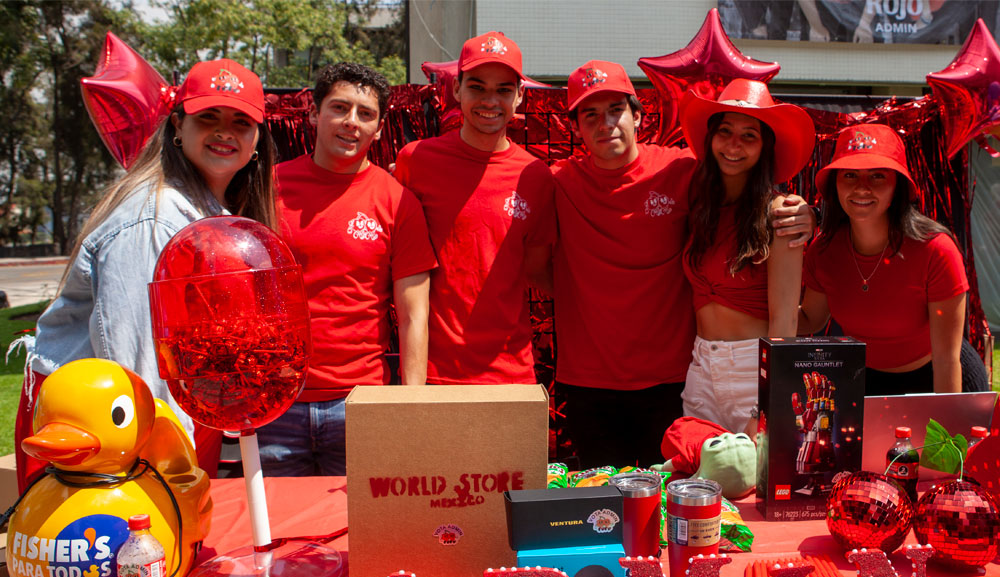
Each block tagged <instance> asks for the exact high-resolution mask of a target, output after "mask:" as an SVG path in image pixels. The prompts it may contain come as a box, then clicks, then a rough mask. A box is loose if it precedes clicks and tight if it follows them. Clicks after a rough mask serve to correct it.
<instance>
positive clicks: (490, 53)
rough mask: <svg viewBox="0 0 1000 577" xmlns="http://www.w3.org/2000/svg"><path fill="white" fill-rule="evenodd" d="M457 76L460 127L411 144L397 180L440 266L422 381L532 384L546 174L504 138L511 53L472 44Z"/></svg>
mask: <svg viewBox="0 0 1000 577" xmlns="http://www.w3.org/2000/svg"><path fill="white" fill-rule="evenodd" d="M458 67H459V77H458V79H457V81H456V82H455V85H454V94H455V99H456V100H457V101H458V102H459V104H460V105H461V109H462V118H463V122H462V127H461V129H459V130H457V131H453V132H450V133H448V134H445V135H443V136H439V137H436V138H429V139H426V140H421V141H418V142H412V143H410V144H408V145H407V146H406V147H405V148H403V150H401V151H400V153H399V156H398V158H397V159H396V169H395V172H394V175H395V176H396V178H398V179H399V181H400V182H401V183H403V185H404V186H406V187H407V188H409V189H411V190H413V192H414V193H415V194H416V195H417V198H419V199H420V202H421V204H422V205H423V208H424V213H425V214H426V216H427V227H428V229H429V231H430V236H431V242H432V244H433V245H434V249H435V250H436V252H437V258H438V262H439V264H440V266H439V268H437V269H435V270H434V271H432V272H431V292H430V319H429V332H430V344H429V348H428V359H427V361H428V362H427V382H428V383H434V384H495V383H534V382H536V379H535V374H534V369H533V367H534V362H533V359H532V352H531V325H530V321H529V318H528V303H527V300H526V298H525V288H526V287H527V278H529V277H533V276H536V275H535V273H536V272H537V271H538V270H539V266H545V264H546V261H545V257H546V255H547V254H548V253H549V251H550V248H549V247H550V245H551V243H552V242H553V241H554V238H555V222H554V216H553V211H552V187H553V185H552V176H551V173H550V172H549V170H548V167H546V165H545V163H543V162H542V161H540V160H538V159H536V158H535V157H533V156H531V155H530V154H528V153H527V152H525V151H524V149H522V148H521V147H519V146H517V145H516V144H514V143H513V142H511V141H510V139H509V138H507V122H508V121H509V120H510V119H511V117H512V116H513V115H514V109H515V108H517V105H518V104H519V103H520V101H521V97H522V95H523V92H524V88H523V80H524V76H523V74H522V73H521V52H520V50H519V49H518V47H517V44H515V43H514V42H513V41H512V40H510V39H509V38H507V37H505V36H504V35H503V34H500V33H497V32H489V33H487V34H484V35H482V36H479V37H476V38H472V39H470V40H468V41H467V42H466V43H465V45H464V46H463V47H462V53H461V55H460V57H459V60H458Z"/></svg>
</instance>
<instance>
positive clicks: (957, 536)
mask: <svg viewBox="0 0 1000 577" xmlns="http://www.w3.org/2000/svg"><path fill="white" fill-rule="evenodd" d="M913 532H914V533H915V534H916V536H917V541H919V542H920V544H921V545H927V544H928V543H930V544H931V545H933V546H934V549H935V550H936V551H937V554H936V555H935V556H934V557H933V558H932V561H933V562H935V563H942V564H944V565H950V566H952V567H960V568H976V567H985V566H986V564H987V563H989V562H991V561H993V559H994V558H995V557H996V556H997V549H998V546H1000V506H998V504H997V501H996V499H994V497H993V496H992V495H990V494H989V493H988V492H986V491H985V490H983V489H982V488H981V487H978V486H976V485H974V484H972V483H970V482H968V481H947V482H944V483H941V484H940V485H937V486H935V487H932V488H931V490H929V491H927V492H926V493H924V496H923V497H921V498H920V501H918V502H917V508H916V513H915V518H914V522H913Z"/></svg>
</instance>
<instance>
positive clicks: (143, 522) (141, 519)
mask: <svg viewBox="0 0 1000 577" xmlns="http://www.w3.org/2000/svg"><path fill="white" fill-rule="evenodd" d="M143 529H149V515H132V516H131V517H129V518H128V530H129V531H141V530H143Z"/></svg>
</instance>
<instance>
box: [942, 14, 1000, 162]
mask: <svg viewBox="0 0 1000 577" xmlns="http://www.w3.org/2000/svg"><path fill="white" fill-rule="evenodd" d="M927 83H928V84H930V86H931V90H932V91H933V95H934V99H935V100H938V101H939V103H940V105H941V116H942V120H943V121H944V134H945V153H946V154H947V155H948V157H951V156H954V154H955V153H956V152H958V151H959V150H961V149H962V148H963V147H964V146H965V144H966V143H967V142H969V141H970V140H972V139H974V138H977V137H980V136H981V135H982V134H983V132H984V131H987V130H989V129H991V128H993V127H995V126H996V125H997V124H998V123H1000V48H998V47H997V43H996V40H994V39H993V35H992V34H990V31H989V29H988V28H987V27H986V24H985V23H984V22H983V20H982V19H981V18H980V19H979V20H977V21H976V25H975V26H973V27H972V32H970V33H969V37H968V38H966V40H965V44H963V45H962V49H961V50H960V51H959V52H958V55H957V56H955V59H954V60H952V61H951V64H949V65H948V66H947V67H945V69H944V70H941V71H938V72H932V73H931V74H928V75H927ZM982 142H985V141H984V140H983V141H982ZM991 153H992V154H994V156H996V153H993V152H992V150H991Z"/></svg>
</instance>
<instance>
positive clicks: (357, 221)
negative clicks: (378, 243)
mask: <svg viewBox="0 0 1000 577" xmlns="http://www.w3.org/2000/svg"><path fill="white" fill-rule="evenodd" d="M380 232H382V225H381V224H379V223H378V221H377V220H375V219H374V218H369V216H368V215H366V214H365V213H363V212H361V211H360V210H359V211H358V216H356V217H354V218H352V219H351V220H350V222H348V223H347V234H349V235H351V236H353V237H354V238H356V239H358V240H378V235H379V233H380Z"/></svg>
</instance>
